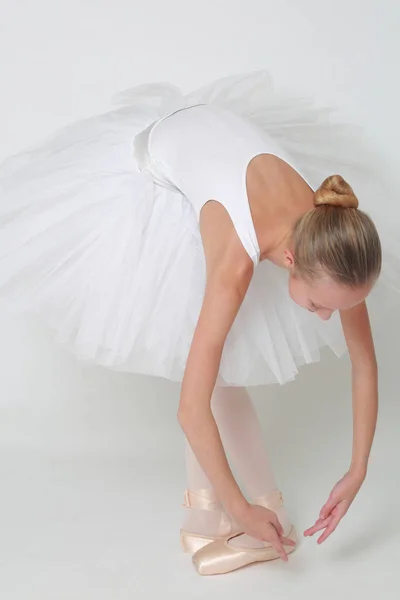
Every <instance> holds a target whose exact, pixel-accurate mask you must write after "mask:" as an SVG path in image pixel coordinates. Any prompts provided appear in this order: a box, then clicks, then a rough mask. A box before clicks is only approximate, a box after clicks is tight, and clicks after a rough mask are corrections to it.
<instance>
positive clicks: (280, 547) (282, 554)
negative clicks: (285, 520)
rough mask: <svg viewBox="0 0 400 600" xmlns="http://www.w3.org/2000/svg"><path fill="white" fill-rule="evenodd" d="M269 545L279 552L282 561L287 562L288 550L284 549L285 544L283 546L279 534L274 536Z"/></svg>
mask: <svg viewBox="0 0 400 600" xmlns="http://www.w3.org/2000/svg"><path fill="white" fill-rule="evenodd" d="M269 543H270V544H272V546H273V547H274V548H275V550H276V551H277V553H278V555H279V556H280V557H281V559H282V560H284V561H285V562H287V561H288V555H287V554H286V550H285V548H284V547H283V544H282V542H281V540H280V538H279V537H278V534H275V535H273V538H272V540H270V542H269Z"/></svg>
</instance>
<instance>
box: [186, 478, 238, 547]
mask: <svg viewBox="0 0 400 600" xmlns="http://www.w3.org/2000/svg"><path fill="white" fill-rule="evenodd" d="M183 506H185V507H186V508H193V509H197V510H208V511H217V512H219V513H220V522H219V524H218V527H217V531H216V534H215V535H213V536H209V535H208V536H207V535H201V534H198V533H192V532H190V531H186V530H185V529H181V530H180V542H181V546H182V548H183V550H184V552H187V553H188V554H194V553H195V552H197V551H198V550H201V549H202V548H204V547H205V546H207V545H208V544H211V543H212V542H214V541H223V540H225V539H227V538H228V537H231V536H235V535H237V534H238V533H242V531H241V529H240V528H239V527H238V525H237V524H236V523H235V522H234V521H232V519H231V518H230V517H229V515H228V514H227V513H226V512H225V511H224V509H223V507H222V505H221V503H220V502H219V501H218V500H217V498H216V497H215V495H214V494H213V493H212V492H211V491H210V490H208V489H199V490H196V491H195V492H194V491H191V490H185V496H184V502H183Z"/></svg>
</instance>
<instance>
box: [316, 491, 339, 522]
mask: <svg viewBox="0 0 400 600" xmlns="http://www.w3.org/2000/svg"><path fill="white" fill-rule="evenodd" d="M336 505H337V501H336V500H335V499H334V498H333V497H332V496H330V497H329V498H328V501H327V502H326V503H325V504H324V506H323V507H322V508H321V510H320V513H319V516H320V518H321V519H327V518H328V517H329V515H330V514H331V512H332V511H333V509H334V508H335V506H336Z"/></svg>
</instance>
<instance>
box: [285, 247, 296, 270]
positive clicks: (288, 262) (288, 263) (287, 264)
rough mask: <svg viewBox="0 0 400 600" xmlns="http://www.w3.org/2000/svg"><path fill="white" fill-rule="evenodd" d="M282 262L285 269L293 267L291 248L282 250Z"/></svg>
mask: <svg viewBox="0 0 400 600" xmlns="http://www.w3.org/2000/svg"><path fill="white" fill-rule="evenodd" d="M283 264H284V266H285V268H286V269H293V267H294V255H293V252H291V250H287V249H286V250H284V251H283Z"/></svg>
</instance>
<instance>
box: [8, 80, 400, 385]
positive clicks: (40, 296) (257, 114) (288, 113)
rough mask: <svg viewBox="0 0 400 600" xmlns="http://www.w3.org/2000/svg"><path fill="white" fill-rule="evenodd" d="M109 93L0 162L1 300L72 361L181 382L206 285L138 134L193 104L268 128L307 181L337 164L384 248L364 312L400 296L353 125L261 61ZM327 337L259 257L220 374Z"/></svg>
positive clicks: (280, 369)
mask: <svg viewBox="0 0 400 600" xmlns="http://www.w3.org/2000/svg"><path fill="white" fill-rule="evenodd" d="M113 102H114V105H115V108H113V110H111V111H109V112H107V113H106V114H102V115H100V116H96V117H93V118H90V119H85V120H83V121H80V122H78V123H75V124H73V125H70V126H67V127H65V128H64V129H62V130H61V131H59V132H57V133H56V134H55V135H53V136H51V137H49V138H48V139H46V140H43V142H42V143H41V144H40V145H38V146H36V147H33V148H31V149H29V150H27V151H26V152H23V153H21V154H18V155H15V156H12V157H10V158H9V159H7V160H6V161H4V163H3V164H2V165H1V166H0V298H2V299H3V301H5V302H6V303H7V305H8V306H9V307H10V309H11V310H13V311H17V312H20V311H22V312H28V313H31V314H35V315H38V316H39V317H40V318H41V319H42V320H43V321H44V322H45V323H46V324H47V325H49V326H50V327H51V329H52V330H53V332H54V337H55V339H56V340H57V341H58V342H59V343H60V344H62V345H63V346H64V347H65V348H67V349H69V350H70V351H71V352H73V353H74V354H75V355H76V356H77V357H78V358H79V359H80V360H82V361H84V362H86V363H88V364H99V365H103V366H105V367H108V368H112V369H114V370H119V371H128V372H133V373H142V374H149V375H154V376H160V377H164V378H167V379H170V380H175V381H181V380H182V377H183V374H184V369H185V364H186V360H187V355H188V352H189V348H190V344H191V340H192V336H193V333H194V329H195V327H196V323H197V319H198V315H199V311H200V308H201V303H202V298H203V294H204V287H205V263H204V253H203V247H202V243H201V237H200V233H199V227H198V223H197V220H196V217H195V214H194V210H193V209H192V206H191V203H190V200H189V199H188V198H186V197H185V196H184V195H183V194H181V193H180V192H179V191H178V190H175V189H172V188H171V187H166V186H164V185H162V184H160V182H158V181H157V179H155V178H154V177H153V176H152V175H151V174H150V173H149V172H143V171H141V170H140V169H139V168H138V165H137V163H136V161H135V157H134V153H133V144H134V139H135V136H136V135H137V134H138V133H140V132H141V131H143V130H144V129H145V128H146V127H148V126H149V125H150V124H151V123H153V122H154V121H156V120H157V119H159V118H161V117H163V116H165V115H166V114H169V113H170V112H172V111H174V110H176V109H178V108H181V107H184V106H190V105H193V104H196V103H203V102H206V103H210V104H213V103H214V104H217V105H219V106H225V107H227V108H229V109H231V110H233V111H235V112H237V113H238V114H240V115H242V116H245V117H246V118H248V119H250V120H251V121H253V122H254V123H256V124H257V125H258V126H259V127H260V128H261V129H263V130H265V131H267V132H268V133H269V134H270V135H272V136H274V137H276V138H277V140H278V141H279V142H280V143H281V145H282V146H283V147H284V149H285V150H286V151H287V152H289V153H290V154H291V156H292V157H293V159H294V161H295V163H296V165H298V166H299V168H300V169H301V170H302V172H303V173H304V175H305V176H306V177H307V178H308V179H309V181H311V182H312V183H313V185H314V186H315V188H316V187H318V186H319V185H320V183H321V182H322V180H323V179H324V178H325V177H326V176H328V175H331V174H333V173H337V172H338V173H340V174H342V175H343V176H344V177H345V178H346V179H347V180H348V181H349V183H351V185H352V186H353V188H354V190H355V192H356V193H357V195H358V196H359V198H360V208H362V209H364V210H365V211H366V212H368V213H369V214H370V215H371V216H372V217H373V218H374V219H375V222H376V223H377V225H378V229H380V233H381V238H382V242H383V246H384V269H383V273H382V276H381V279H380V281H379V283H378V284H377V286H376V288H375V290H374V291H373V293H372V294H371V298H370V300H369V303H370V312H371V316H372V318H373V322H374V316H377V317H379V316H382V314H384V313H385V308H384V306H386V304H384V303H385V302H386V301H389V303H391V304H393V303H396V302H397V301H398V299H399V298H400V295H399V292H400V285H399V284H400V269H399V264H400V260H399V259H400V247H399V243H398V240H396V236H394V235H393V234H392V233H391V232H392V230H395V224H393V223H391V222H390V219H389V218H388V212H389V211H388V209H387V208H386V207H385V198H382V197H381V194H382V192H381V188H380V187H379V185H380V184H379V183H378V184H377V181H378V180H377V178H376V177H375V176H373V175H372V171H371V163H368V161H367V158H365V159H364V157H365V152H364V151H363V147H362V141H361V137H360V135H361V134H360V132H359V131H358V130H357V129H356V128H353V127H350V126H341V125H338V124H335V123H332V122H331V119H330V114H329V111H327V110H324V109H316V108H315V107H314V106H313V105H312V103H311V102H309V101H308V100H302V99H300V100H299V99H293V98H283V97H282V96H280V95H278V94H276V93H275V92H274V90H273V87H272V84H271V81H270V78H269V76H268V74H267V73H266V72H256V73H251V74H250V75H243V76H237V77H230V78H225V79H222V80H218V81H216V82H214V83H212V84H210V85H209V86H207V87H204V88H202V89H200V90H198V91H197V92H195V93H192V94H188V95H184V94H182V92H181V91H180V90H179V89H178V88H177V87H175V86H173V85H169V84H163V83H161V84H153V85H151V84H150V85H145V86H141V87H137V88H133V89H131V90H127V91H126V92H124V93H120V94H119V95H117V96H116V97H115V98H114V100H113ZM377 194H378V196H377ZM378 321H379V319H378ZM378 321H377V322H378ZM323 346H328V347H330V348H331V349H332V350H333V352H334V353H335V354H336V355H338V356H340V355H341V354H343V353H344V352H345V350H346V344H345V340H344V337H343V333H342V330H341V324H340V319H339V316H338V315H337V314H335V315H334V316H333V317H332V318H331V319H330V321H327V322H323V321H321V320H319V319H318V317H317V316H316V315H314V314H311V313H309V312H308V311H306V310H304V309H302V308H300V307H298V306H297V305H295V304H294V303H293V302H292V300H291V299H290V296H289V294H288V282H287V274H286V272H285V271H284V270H282V269H279V268H277V267H276V266H274V265H273V264H271V263H269V262H268V261H263V262H262V263H260V264H259V265H258V267H257V268H256V270H255V273H254V276H253V280H252V282H251V284H250V288H249V290H248V293H247V295H246V298H245V300H244V302H243V304H242V306H241V308H240V311H239V314H238V315H237V318H236V320H235V322H234V324H233V327H232V329H231V331H230V333H229V335H228V338H227V340H226V344H225V347H224V351H223V356H222V361H221V366H220V371H219V376H218V384H219V385H230V386H249V385H260V384H267V383H281V384H282V383H285V382H287V381H289V380H292V379H293V378H294V377H295V376H296V374H297V372H298V369H299V367H300V366H301V365H303V364H306V363H312V362H315V361H317V360H319V358H320V350H321V348H322V347H323Z"/></svg>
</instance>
